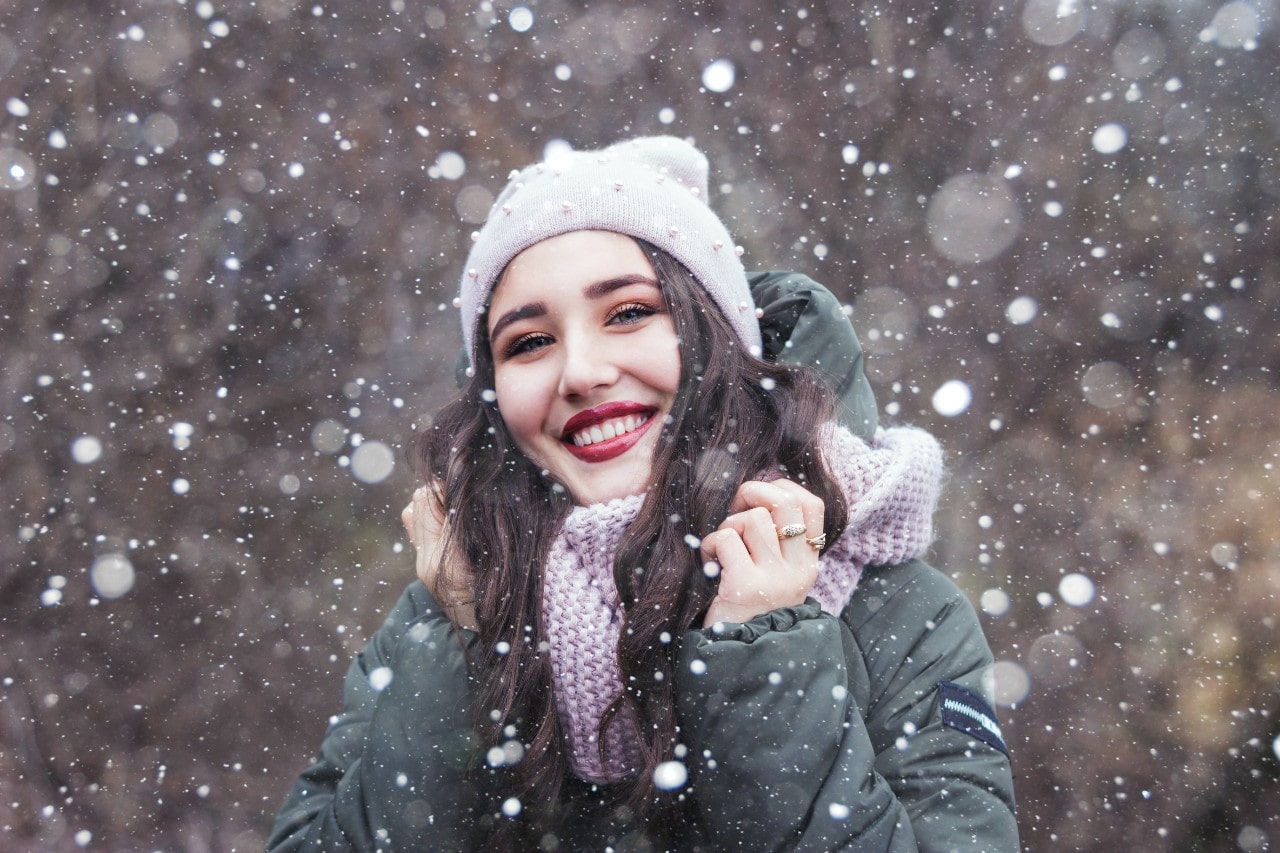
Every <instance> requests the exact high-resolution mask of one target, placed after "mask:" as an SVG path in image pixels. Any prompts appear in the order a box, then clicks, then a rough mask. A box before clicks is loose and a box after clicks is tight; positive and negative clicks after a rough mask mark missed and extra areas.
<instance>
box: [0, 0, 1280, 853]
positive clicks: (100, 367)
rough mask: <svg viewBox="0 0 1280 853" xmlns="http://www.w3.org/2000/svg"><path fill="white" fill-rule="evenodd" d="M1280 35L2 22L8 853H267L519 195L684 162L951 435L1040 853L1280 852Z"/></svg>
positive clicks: (980, 597)
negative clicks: (662, 149)
mask: <svg viewBox="0 0 1280 853" xmlns="http://www.w3.org/2000/svg"><path fill="white" fill-rule="evenodd" d="M1278 14H1280V12H1278V9H1277V4H1276V2H1275V0H1227V2H1222V0H1208V2H1198V1H1197V0H1181V2H1177V1H1176V0H1110V2H1106V0H1104V2H1097V3H1089V4H1086V3H1083V2H1081V0H1017V1H1016V2H1012V3H997V2H976V3H960V4H932V3H917V2H910V0H898V1H897V2H889V0H852V2H849V0H844V2H835V0H832V2H827V1H826V0H812V2H810V1H809V0H805V2H789V1H788V2H774V3H763V2H754V0H716V2H711V0H708V2H682V3H661V2H654V3H645V4H634V3H626V2H622V0H614V2H604V1H603V0H602V1H601V2H589V3H588V2H570V0H526V2H524V3H522V4H515V3H507V2H487V1H486V2H480V3H478V4H477V3H463V2H458V3H451V2H436V3H435V5H431V4H429V3H425V2H419V1H418V0H369V2H365V0H361V2H356V0H315V2H294V0H256V2H250V0H229V2H214V0H132V2H102V0H49V2H43V3H36V2H34V0H8V1H7V2H4V3H2V4H0V110H2V112H0V270H2V274H3V282H2V283H0V360H2V370H0V478H2V482H3V492H2V494H0V514H2V520H3V524H2V525H0V848H3V849H5V850H24V849H32V850H36V849H38V850H76V849H81V848H83V849H95V850H152V849H155V850H160V849H164V850H183V851H203V850H252V849H258V848H260V847H261V845H262V842H263V839H264V838H265V834H266V831H267V829H268V828H269V826H270V822H271V820H272V817H273V815H274V813H275V810H276V808H277V806H278V804H279V802H280V800H281V799H282V797H283V796H284V794H285V792H286V790H287V789H288V787H289V785H290V784H291V782H292V778H293V776H294V775H295V774H296V773H297V772H298V771H299V770H300V769H302V767H304V766H305V764H306V763H307V762H308V760H309V758H310V756H311V754H312V752H313V750H314V749H315V748H316V746H317V745H318V743H319V741H320V738H321V736H322V733H323V732H324V729H325V727H326V724H327V720H328V718H329V716H330V715H331V714H333V713H335V712H336V711H337V709H338V706H339V700H340V678H341V674H342V672H343V671H344V670H345V669H346V666H347V664H348V662H349V660H350V658H351V656H352V655H353V654H354V653H355V652H356V651H357V650H358V649H359V648H360V646H361V645H362V644H363V642H364V640H365V639H366V638H367V636H368V635H369V633H370V632H371V631H372V630H373V629H375V628H376V627H377V625H378V624H379V623H380V620H381V618H382V614H383V613H384V612H385V610H386V609H387V608H388V607H389V606H390V605H391V603H392V602H393V601H394V599H395V597H396V595H397V594H398V592H399V591H400V589H401V588H402V587H403V585H404V584H406V583H407V582H408V581H409V580H411V579H412V577H413V563H412V558H411V554H410V552H409V550H408V543H407V541H406V539H405V537H404V535H403V533H402V531H401V528H400V524H399V519H398V515H399V511H400V508H401V507H402V506H403V505H404V503H405V502H406V500H407V496H408V494H409V493H410V491H411V490H412V488H413V481H412V477H411V475H410V473H409V471H408V466H407V464H406V462H405V453H404V447H405V444H406V442H407V441H408V439H409V438H410V436H411V435H412V434H413V432H414V430H415V429H417V428H419V427H421V426H422V425H423V424H424V423H426V422H427V419H428V418H429V416H430V414H431V413H432V411H433V410H434V409H435V408H436V407H437V406H438V405H439V404H440V403H441V402H442V401H443V400H444V398H445V396H446V395H448V394H449V393H450V392H451V391H452V389H453V382H454V379H453V375H454V363H455V359H456V355H457V353H458V350H459V346H460V335H459V333H458V330H457V327H456V326H457V316H456V311H455V309H454V308H453V307H452V299H453V297H454V295H455V292H456V282H457V279H458V276H459V274H460V273H461V265H462V262H463V259H464V257H465V253H466V250H467V247H468V244H469V235H470V233H471V231H473V230H474V229H475V227H476V223H478V222H480V221H481V220H482V219H483V217H484V214H485V212H486V211H487V209H488V207H489V205H490V203H491V202H492V200H493V197H494V194H495V193H496V192H497V191H498V190H499V189H500V188H501V186H502V185H503V183H504V182H505V179H506V175H507V173H508V172H509V171H510V170H511V169H512V168H514V167H517V166H521V165H524V164H526V163H529V162H532V161H534V160H537V159H540V158H542V157H543V156H544V155H548V154H554V152H555V151H556V150H557V149H559V148H561V147H563V146H572V147H575V148H587V147H596V146H600V145H604V144H607V143H610V142H612V141H614V140H616V139H618V138H620V137H623V136H628V135H634V134H651V133H669V134H676V135H679V136H686V137H690V138H692V139H693V140H694V141H695V142H696V143H697V144H698V145H699V146H701V147H702V148H703V149H704V150H705V151H706V152H707V153H708V155H709V157H710V159H711V163H712V168H713V177H712V187H713V199H712V202H713V205H714V206H715V207H716V209H717V210H718V211H719V212H720V213H721V214H722V215H723V216H724V217H725V218H726V220H728V222H729V223H730V229H731V231H733V232H734V234H735V235H736V236H737V238H738V239H739V240H740V241H741V242H742V244H743V245H744V246H745V248H746V255H745V260H746V261H747V264H748V268H755V269H795V270H800V271H803V272H806V273H808V274H810V275H812V276H813V277H814V278H817V279H819V280H820V281H822V282H824V283H826V284H827V285H828V286H829V287H830V288H831V289H832V290H834V291H835V292H836V293H837V294H838V295H839V296H840V297H841V299H842V300H844V301H847V302H848V303H849V304H850V305H852V306H853V309H854V320H855V325H856V326H857V328H858V331H859V334H860V336H861V338H862V341H863V343H864V345H865V346H866V348H867V350H868V353H869V370H870V371H871V373H872V377H873V380H874V385H875V388H876V392H877V396H878V402H879V405H880V406H881V407H882V411H881V418H882V421H884V422H908V423H915V424H919V425H922V426H926V427H928V428H930V429H932V430H934V431H935V432H936V433H937V434H938V435H939V436H940V437H941V439H942V440H943V442H944V444H945V445H946V447H947V449H948V453H949V461H950V469H951V474H950V480H949V485H948V491H947V494H946V496H945V508H944V510H943V512H942V513H941V514H940V516H939V519H938V520H939V528H940V538H939V541H938V542H937V544H936V546H935V548H934V551H933V553H932V555H931V559H932V561H933V562H934V563H935V564H937V565H938V566H939V567H941V568H942V569H943V570H944V571H946V572H947V573H948V574H949V575H950V576H952V577H953V578H955V579H956V581H957V582H958V583H959V584H960V585H961V587H962V588H963V589H964V590H965V591H966V593H967V594H968V595H969V596H970V597H971V599H972V601H973V602H974V604H975V605H976V606H978V607H979V609H980V612H981V613H982V614H983V619H984V624H985V627H986V630H987V632H988V636H989V638H990V641H991V644H992V646H993V649H994V651H995V655H996V658H997V660H998V662H999V663H998V665H997V686H998V691H999V703H1000V709H999V710H1000V712H1001V717H1002V722H1003V724H1004V727H1005V733H1006V736H1007V738H1008V741H1009V743H1010V745H1011V747H1012V750H1013V759H1014V768H1015V771H1016V774H1017V793H1018V797H1019V821H1020V824H1021V832H1022V837H1023V840H1024V846H1025V848H1026V849H1028V850H1182V851H1185V850H1192V851H1236V850H1239V851H1246V853H1256V851H1264V850H1271V849H1275V848H1276V847H1277V845H1280V818H1277V815H1278V814H1280V721H1278V720H1277V714H1280V642H1278V641H1277V640H1278V636H1277V631H1278V627H1280V626H1277V620H1278V619H1280V608H1278V607H1277V600H1278V596H1280V523H1278V521H1280V520H1278V519H1277V507H1278V506H1280V502H1278V500H1277V499H1278V497H1280V495H1278V491H1280V489H1278V484H1280V483H1278V477H1280V475H1278V473H1277V470H1276V466H1277V462H1278V461H1280V426H1278V425H1277V420H1278V418H1277V415H1278V414H1280V405H1278V404H1280V394H1278V393H1277V372H1276V371H1277V370H1280V334H1278V331H1277V330H1278V329H1280V326H1277V321H1278V320H1280V281H1278V279H1280V219H1278V217H1280V161H1278V160H1277V139H1278V138H1280V74H1278V72H1277V68H1278V67H1280V49H1278V47H1277V32H1278V29H1280V20H1278Z"/></svg>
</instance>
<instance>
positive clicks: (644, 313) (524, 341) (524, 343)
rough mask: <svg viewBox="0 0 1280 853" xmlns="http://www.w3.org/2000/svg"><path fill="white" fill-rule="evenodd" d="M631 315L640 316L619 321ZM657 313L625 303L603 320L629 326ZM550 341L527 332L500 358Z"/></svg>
mask: <svg viewBox="0 0 1280 853" xmlns="http://www.w3.org/2000/svg"><path fill="white" fill-rule="evenodd" d="M631 313H638V314H639V315H640V316H639V317H635V318H632V319H630V320H622V319H621V318H622V317H623V315H625V314H631ZM657 313H658V309H657V308H655V307H653V306H652V305H647V304H645V303H644V302H626V303H623V304H622V305H619V306H618V307H616V308H614V309H613V310H612V311H610V312H609V316H608V317H607V318H606V319H605V322H606V323H612V322H614V321H615V320H619V321H620V322H621V323H622V325H624V326H630V325H632V324H634V323H638V322H640V321H641V320H643V319H644V318H645V317H652V316H653V315H654V314H657ZM550 339H551V336H550V335H545V334H543V333H542V332H529V333H528V334H524V335H521V336H520V337H518V338H516V339H515V340H514V341H512V342H511V343H510V344H508V345H507V346H506V347H504V348H503V350H502V357H503V358H504V359H507V358H514V357H515V356H518V355H522V354H524V353H526V352H530V351H531V347H530V345H531V344H533V343H534V342H536V341H540V340H550Z"/></svg>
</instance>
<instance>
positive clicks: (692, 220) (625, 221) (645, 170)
mask: <svg viewBox="0 0 1280 853" xmlns="http://www.w3.org/2000/svg"><path fill="white" fill-rule="evenodd" d="M707 176H708V165H707V158H706V157H705V156H704V155H703V154H702V152H701V151H699V150H698V149H696V148H694V147H693V146H692V145H690V144H689V143H688V142H685V141H684V140H682V139H677V138H675V137H672V136H650V137H640V138H637V139H631V140H627V141H625V142H619V143H617V144H615V145H611V146H610V147H608V148H604V149H601V150H599V151H574V152H571V153H569V154H568V155H566V156H564V157H563V158H560V157H557V158H556V159H555V160H554V161H553V162H546V163H535V164H534V165H532V166H528V167H526V168H525V169H524V170H522V171H519V172H512V173H511V179H510V181H509V183H508V184H507V186H506V188H505V189H504V190H503V191H502V193H501V194H500V195H499V196H498V199H497V201H495V202H494V203H493V208H492V209H491V210H490V211H489V216H488V218H487V219H486V220H485V223H484V226H483V227H482V228H481V229H480V231H479V233H478V234H477V235H476V238H475V244H474V245H473V246H472V247H471V253H470V254H469V255H468V256H467V265H466V268H465V271H464V272H463V274H462V288H461V290H462V293H461V308H462V337H463V341H464V343H465V345H466V351H467V355H468V357H469V358H470V359H471V362H472V364H474V363H475V350H474V346H475V340H476V328H477V324H478V323H479V322H480V316H481V314H482V313H483V311H484V308H485V306H486V304H487V303H488V300H489V295H490V293H491V292H492V291H493V288H494V285H495V283H496V282H497V280H498V276H500V275H501V274H502V271H503V270H504V269H505V268H506V266H507V264H508V263H510V262H511V259H512V258H514V257H515V256H516V255H518V254H520V253H521V252H523V251H524V250H525V249H527V248H529V247H530V246H532V245H533V244H534V243H537V242H539V241H541V240H545V239H547V238H548V237H555V236H557V235H560V234H565V233H568V232H570V231H614V232H616V233H619V234H625V235H627V236H630V237H638V238H639V239H641V240H645V241H647V242H649V243H652V244H653V245H655V246H657V247H658V248H660V249H663V250H665V251H666V252H668V253H669V254H671V255H672V256H673V257H675V258H676V259H677V260H679V261H680V262H681V263H683V264H684V265H685V266H686V267H688V268H689V271H690V272H692V273H693V275H694V278H696V279H697V280H698V282H699V283H700V284H701V285H702V286H703V288H705V289H706V291H707V293H708V294H710V296H711V298H712V299H714V300H715V302H716V304H717V305H718V306H720V310H721V311H723V312H724V315H725V317H726V318H728V320H729V325H731V326H732V327H733V329H734V331H735V332H737V334H738V338H739V339H740V340H741V341H742V343H743V344H744V345H745V346H746V347H747V348H748V350H749V351H751V352H752V353H754V354H755V355H759V354H760V347H761V342H760V324H759V322H758V321H757V319H756V311H755V305H754V303H753V302H752V301H751V289H750V288H749V287H748V285H747V275H746V271H745V270H744V269H743V267H742V261H741V260H740V259H739V255H740V254H741V252H742V250H741V249H740V248H738V247H737V246H735V245H734V242H733V238H732V237H730V236H729V232H728V231H727V230H726V229H725V227H724V223H722V222H721V221H720V219H719V217H717V216H716V215H715V213H714V212H712V210H711V208H710V207H709V206H708V204H707V196H708V187H707Z"/></svg>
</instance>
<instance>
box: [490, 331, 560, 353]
mask: <svg viewBox="0 0 1280 853" xmlns="http://www.w3.org/2000/svg"><path fill="white" fill-rule="evenodd" d="M542 338H546V339H548V340H550V336H549V335H544V334H542V332H529V333H528V334H525V335H521V336H520V337H518V338H516V339H515V340H514V341H512V342H511V343H510V344H508V345H507V346H506V347H504V348H503V350H502V357H503V358H504V359H505V358H512V357H514V356H517V355H521V354H522V353H526V352H529V351H530V348H529V346H528V345H529V344H531V343H533V342H534V341H537V340H539V339H542Z"/></svg>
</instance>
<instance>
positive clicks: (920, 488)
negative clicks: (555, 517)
mask: <svg viewBox="0 0 1280 853" xmlns="http://www.w3.org/2000/svg"><path fill="white" fill-rule="evenodd" d="M820 443H821V446H822V451H823V455H824V458H825V459H826V462H827V467H828V468H829V469H830V471H831V473H832V474H833V475H834V477H835V479H836V481H837V482H838V483H839V485H840V487H841V488H842V489H843V490H844V494H845V498H846V499H847V500H848V504H849V523H848V526H847V527H846V528H845V531H844V534H843V535H842V536H841V537H840V538H839V539H838V540H837V541H836V542H833V543H830V544H829V546H828V547H827V548H826V549H825V550H824V551H823V552H822V558H821V560H820V567H819V569H818V579H817V582H816V583H815V584H814V587H813V597H814V598H815V599H817V600H818V602H819V603H820V604H821V605H822V609H823V610H825V611H827V612H828V613H834V614H839V613H840V612H841V611H843V610H844V608H845V605H846V604H848V603H849V599H850V597H851V596H852V595H853V591H854V589H855V588H857V586H858V580H859V579H860V578H861V577H862V570H863V567H865V566H867V565H891V564H894V563H900V562H902V561H903V560H907V559H910V558H912V557H918V556H920V555H921V554H923V553H924V551H925V550H926V549H927V548H928V547H929V545H930V543H931V542H932V540H933V523H932V516H933V511H934V507H935V505H936V504H937V500H938V493H939V490H940V484H941V480H942V452H941V450H940V448H939V447H938V444H937V442H936V441H935V440H934V439H933V437H932V436H931V435H929V434H928V433H927V432H924V431H923V430H919V429H913V428H909V427H899V428H895V429H888V430H884V429H882V430H880V431H879V432H878V433H877V434H876V436H875V439H874V441H873V443H872V444H870V445H868V444H867V443H866V442H864V441H862V440H861V439H859V438H857V437H855V436H854V435H853V434H852V433H851V432H849V431H848V430H847V429H845V428H843V427H837V426H835V425H834V424H829V425H827V426H826V427H824V428H823V431H822V434H821V436H820ZM643 501H644V495H633V496H630V497H626V498H618V499H615V500H612V501H609V502H607V503H603V504H595V505H593V506H585V507H575V508H574V509H573V510H572V511H571V512H570V514H569V516H568V518H567V519H565V522H564V526H563V527H562V528H561V530H560V534H559V535H558V536H557V537H556V540H555V542H553V543H552V545H551V551H550V553H549V555H548V557H547V566H546V572H545V577H544V580H543V589H542V609H543V617H544V619H545V624H546V627H547V634H548V636H549V638H550V646H551V668H552V672H553V674H554V677H555V694H556V696H555V698H556V708H557V710H558V711H559V714H560V722H561V725H562V727H563V729H564V732H565V736H566V740H567V741H568V743H567V746H568V750H569V763H570V765H571V767H572V768H573V772H574V773H575V774H576V775H577V776H579V777H580V778H582V779H585V780H587V781H589V782H597V783H609V782H617V781H620V780H622V779H625V778H627V777H628V776H631V775H634V774H635V773H636V772H637V769H638V767H639V765H640V760H639V759H640V751H639V747H638V744H637V742H636V739H635V722H634V716H633V715H632V714H630V713H628V710H627V709H626V708H624V709H623V712H622V713H619V714H617V715H616V716H615V717H614V719H613V721H612V722H611V723H610V725H609V727H608V728H607V729H606V731H605V749H604V758H603V760H602V759H601V756H600V750H599V747H598V744H597V732H598V729H599V726H600V718H601V716H602V715H603V713H604V711H605V709H606V708H607V707H608V706H609V703H610V702H612V701H613V700H614V699H615V698H616V697H617V696H618V694H619V693H620V692H621V690H622V683H621V678H620V676H619V674H618V673H619V671H618V659H617V657H618V656H617V648H618V637H619V634H620V631H621V627H622V609H621V607H620V606H619V599H618V592H617V588H616V587H615V585H614V582H613V556H614V552H615V551H616V549H617V546H618V543H619V541H621V539H622V535H623V533H624V532H625V531H626V529H627V527H628V525H630V524H631V522H632V521H633V520H634V519H635V517H636V514H637V513H638V512H639V510H640V505H641V504H642V503H643Z"/></svg>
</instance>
